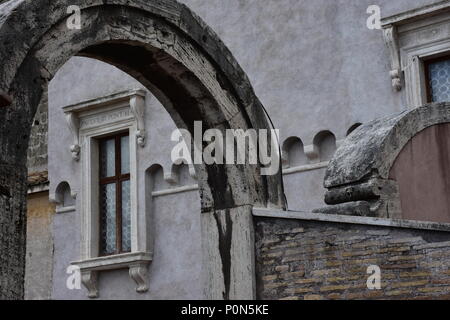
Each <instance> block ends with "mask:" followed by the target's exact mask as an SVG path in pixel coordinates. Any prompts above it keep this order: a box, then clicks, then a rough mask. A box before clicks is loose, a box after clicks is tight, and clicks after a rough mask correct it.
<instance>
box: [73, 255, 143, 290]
mask: <svg viewBox="0 0 450 320" xmlns="http://www.w3.org/2000/svg"><path fill="white" fill-rule="evenodd" d="M151 261H152V254H151V253H150V252H132V253H124V254H119V255H112V256H105V257H99V258H92V259H87V260H83V261H77V262H72V265H75V266H78V267H79V268H80V273H81V282H82V283H83V285H84V286H85V288H86V289H87V290H88V297H89V298H97V297H98V296H99V290H98V273H99V272H101V271H105V270H117V269H129V275H130V278H131V279H132V280H133V281H134V282H135V283H136V292H139V293H144V292H147V291H148V290H149V287H148V277H147V270H148V266H149V265H150V263H151Z"/></svg>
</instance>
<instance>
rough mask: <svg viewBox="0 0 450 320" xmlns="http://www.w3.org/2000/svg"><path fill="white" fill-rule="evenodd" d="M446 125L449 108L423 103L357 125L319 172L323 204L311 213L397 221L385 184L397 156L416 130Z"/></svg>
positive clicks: (393, 191)
mask: <svg viewBox="0 0 450 320" xmlns="http://www.w3.org/2000/svg"><path fill="white" fill-rule="evenodd" d="M448 122H450V103H435V104H429V105H426V106H423V107H420V108H416V109H413V110H408V111H404V112H402V113H399V114H394V115H391V116H387V117H384V118H380V119H377V120H374V121H372V122H369V123H367V124H364V125H362V126H361V127H359V128H358V130H356V131H355V132H353V134H351V135H350V136H348V137H347V139H346V140H345V141H344V143H343V144H342V145H341V146H340V148H339V149H338V150H337V151H336V153H335V155H334V157H333V159H332V160H331V161H330V164H329V165H328V168H327V170H326V173H325V182H324V186H325V188H327V189H328V191H327V193H326V195H325V202H326V203H327V204H329V205H332V206H331V207H327V208H321V209H317V210H315V211H316V212H340V213H342V214H345V212H347V213H349V214H354V215H364V216H377V217H384V218H399V217H401V207H400V202H399V192H398V186H397V184H396V182H395V181H393V180H390V179H389V173H390V169H391V168H392V166H393V164H394V162H395V160H396V159H397V156H398V155H399V154H400V152H401V151H402V149H403V148H404V146H405V145H406V144H407V143H408V141H410V140H411V139H412V138H413V137H414V136H415V135H416V134H417V133H419V132H420V131H422V130H424V129H426V128H428V127H431V126H433V125H436V124H441V123H448Z"/></svg>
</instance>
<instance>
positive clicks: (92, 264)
mask: <svg viewBox="0 0 450 320" xmlns="http://www.w3.org/2000/svg"><path fill="white" fill-rule="evenodd" d="M151 261H152V255H151V253H150V252H131V253H123V254H117V255H111V256H104V257H98V258H91V259H86V260H82V261H76V262H72V263H71V264H72V265H76V266H78V267H79V268H80V270H81V271H102V270H113V269H123V268H127V267H129V266H130V265H132V264H136V263H144V264H149V263H150V262H151Z"/></svg>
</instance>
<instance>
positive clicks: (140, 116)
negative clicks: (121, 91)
mask: <svg viewBox="0 0 450 320" xmlns="http://www.w3.org/2000/svg"><path fill="white" fill-rule="evenodd" d="M130 108H131V112H132V113H133V115H134V117H135V119H136V123H137V130H136V140H137V144H138V145H139V146H140V147H142V148H143V147H144V146H145V140H146V131H145V121H144V116H145V99H144V97H143V96H140V95H134V96H133V97H131V98H130Z"/></svg>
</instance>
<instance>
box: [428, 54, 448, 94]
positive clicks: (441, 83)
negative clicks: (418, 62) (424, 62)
mask: <svg viewBox="0 0 450 320" xmlns="http://www.w3.org/2000/svg"><path fill="white" fill-rule="evenodd" d="M428 78H429V81H430V83H429V88H430V96H431V101H432V102H447V101H450V59H449V60H444V61H438V62H433V63H430V64H429V65H428Z"/></svg>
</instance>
